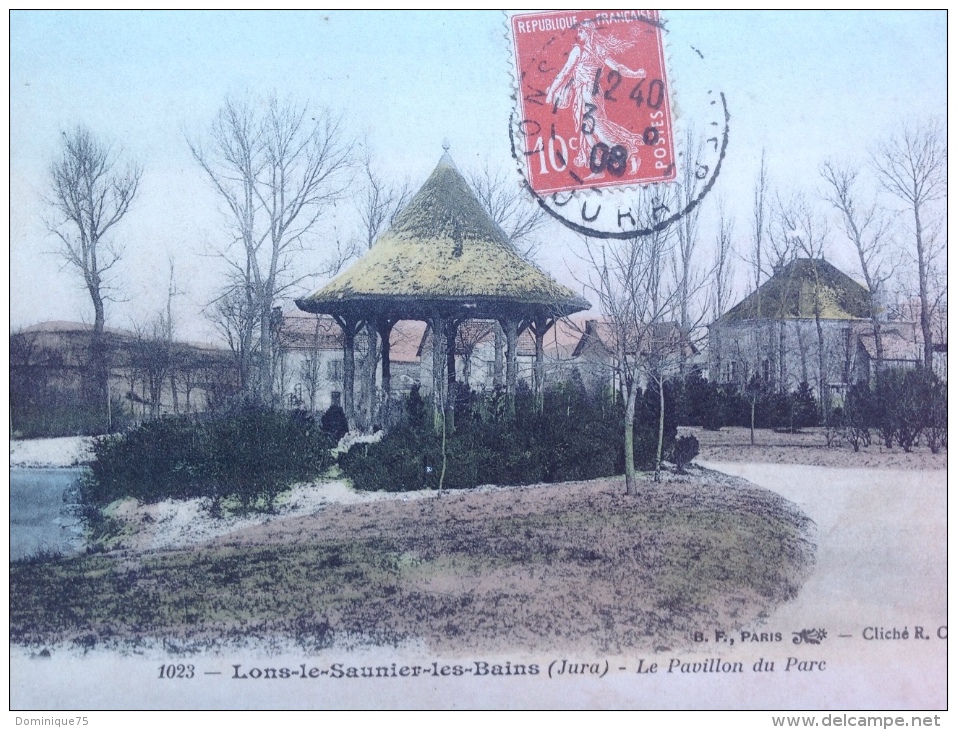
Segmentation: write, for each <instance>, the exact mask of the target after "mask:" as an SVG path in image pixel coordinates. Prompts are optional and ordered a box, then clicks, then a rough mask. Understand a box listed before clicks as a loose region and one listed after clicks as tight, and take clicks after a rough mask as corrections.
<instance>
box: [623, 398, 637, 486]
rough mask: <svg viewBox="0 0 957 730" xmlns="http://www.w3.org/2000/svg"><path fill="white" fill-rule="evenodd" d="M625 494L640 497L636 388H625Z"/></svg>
mask: <svg viewBox="0 0 957 730" xmlns="http://www.w3.org/2000/svg"><path fill="white" fill-rule="evenodd" d="M625 390H626V391H627V392H626V393H625V494H627V495H628V496H629V497H637V496H638V486H637V484H636V481H635V400H636V399H637V394H636V393H635V386H634V384H632V385H631V386H627V385H626V386H625Z"/></svg>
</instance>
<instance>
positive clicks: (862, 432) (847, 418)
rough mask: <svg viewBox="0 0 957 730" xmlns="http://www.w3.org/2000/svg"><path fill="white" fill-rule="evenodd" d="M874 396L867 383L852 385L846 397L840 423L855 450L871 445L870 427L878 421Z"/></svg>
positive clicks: (845, 436)
mask: <svg viewBox="0 0 957 730" xmlns="http://www.w3.org/2000/svg"><path fill="white" fill-rule="evenodd" d="M876 420H877V416H876V414H875V404H874V396H873V394H872V393H871V389H870V388H868V387H867V384H866V383H858V384H856V385H852V386H851V387H850V389H849V390H848V392H847V397H846V398H845V399H844V408H843V410H842V412H841V417H840V419H838V420H837V422H838V423H842V424H843V425H844V438H845V439H846V440H847V442H848V443H850V445H851V446H852V447H854V451H859V450H860V448H861V446H870V445H871V432H870V429H871V427H872V426H873V424H874V423H875V422H876Z"/></svg>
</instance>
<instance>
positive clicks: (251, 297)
mask: <svg viewBox="0 0 957 730" xmlns="http://www.w3.org/2000/svg"><path fill="white" fill-rule="evenodd" d="M205 311H206V317H207V318H208V319H209V320H210V322H212V324H213V326H214V327H215V328H216V330H217V331H218V332H219V334H220V335H221V336H222V338H223V340H224V341H225V342H226V344H227V345H228V346H229V349H230V350H231V351H232V353H233V362H234V365H235V373H236V377H237V379H238V382H239V388H240V390H242V391H244V392H248V391H249V390H250V389H251V377H252V369H253V365H254V363H255V358H256V344H257V343H256V337H255V335H256V322H257V318H258V315H259V308H258V306H257V300H256V295H255V291H254V290H253V287H252V285H251V283H250V282H249V281H248V280H246V279H244V278H243V277H238V276H234V277H233V280H232V281H231V282H230V283H229V284H228V285H227V286H226V288H225V289H223V290H222V292H221V293H220V295H219V297H217V298H216V299H214V300H213V301H212V302H211V303H210V304H209V306H208V307H207V308H206V310H205Z"/></svg>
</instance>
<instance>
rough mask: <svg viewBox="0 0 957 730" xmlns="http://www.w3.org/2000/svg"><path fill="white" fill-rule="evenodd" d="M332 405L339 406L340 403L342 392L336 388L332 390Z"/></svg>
mask: <svg viewBox="0 0 957 730" xmlns="http://www.w3.org/2000/svg"><path fill="white" fill-rule="evenodd" d="M332 405H334V406H341V405H342V393H340V392H339V391H338V390H334V391H332Z"/></svg>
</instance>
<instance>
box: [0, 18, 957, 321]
mask: <svg viewBox="0 0 957 730" xmlns="http://www.w3.org/2000/svg"><path fill="white" fill-rule="evenodd" d="M665 17H666V19H667V22H668V28H669V32H668V34H667V37H668V44H669V46H670V47H671V48H672V51H673V53H672V58H673V59H675V60H677V59H680V58H682V53H681V51H682V49H686V48H688V47H690V46H691V45H693V46H694V47H695V48H697V49H699V50H701V52H702V53H703V54H704V56H705V58H704V62H703V64H704V65H703V69H704V73H703V74H702V73H699V71H700V69H697V68H696V69H690V68H681V67H678V68H672V69H671V74H672V83H673V87H674V90H673V93H674V95H675V98H676V100H677V102H678V105H679V107H681V106H682V105H683V101H684V102H685V103H684V106H685V108H693V106H694V105H693V102H694V100H695V99H696V98H700V96H701V94H702V93H704V91H703V88H704V86H705V85H714V84H717V85H719V86H720V88H721V89H722V90H723V91H724V92H725V94H726V96H727V99H728V103H729V107H730V111H731V115H732V120H731V145H730V148H729V153H728V159H727V165H726V168H725V171H724V173H723V175H722V178H721V180H720V181H719V185H718V187H717V188H716V192H719V193H720V195H721V196H722V197H723V198H724V199H725V200H726V201H727V204H728V206H729V207H730V208H731V209H732V211H733V212H734V214H735V217H736V218H737V233H738V238H739V239H740V242H741V244H742V245H743V244H744V243H745V241H746V238H747V235H748V234H747V228H746V225H747V217H748V214H749V201H750V198H751V186H752V185H753V178H754V175H755V172H756V169H757V165H758V160H759V158H760V154H761V150H762V149H766V150H767V154H768V162H769V167H770V172H771V179H772V183H773V184H775V185H776V186H778V187H780V188H781V189H782V190H783V191H784V192H785V193H787V192H789V191H792V190H807V191H809V192H813V191H814V190H815V189H816V188H818V187H819V178H818V174H817V171H818V167H819V166H820V164H821V163H822V162H823V161H824V160H826V159H829V158H833V159H849V160H865V159H866V155H867V152H868V150H869V149H871V148H872V147H873V145H874V144H875V143H876V142H877V141H879V140H880V139H882V138H885V137H886V136H887V135H889V134H890V133H892V132H893V131H894V130H895V129H896V128H898V127H899V126H900V125H902V124H905V123H909V122H915V121H919V120H921V119H926V118H928V117H939V118H944V117H945V114H946V16H945V14H944V13H943V12H903V13H883V12H825V11H815V12H800V13H781V12H762V13H750V12H717V11H715V12H672V13H668V14H666V16H665ZM505 33H506V25H505V17H504V15H502V14H501V13H497V12H485V11H481V12H457V13H430V12H412V13H372V12H365V13H354V12H350V13H334V12H325V11H303V12H266V11H262V12H158V11H127V12H91V11H83V12H54V11H36V12H34V11H29V12H27V11H16V12H13V13H12V14H11V18H10V38H11V47H10V125H11V127H10V141H11V142H10V145H11V146H10V163H11V181H10V185H11V326H13V327H19V326H24V325H28V324H31V323H34V322H37V321H42V320H46V319H85V320H87V321H89V320H90V319H91V318H92V307H91V306H90V304H89V301H88V298H87V296H86V295H85V294H84V292H83V291H82V290H80V288H79V281H78V279H77V277H76V276H75V275H74V274H73V273H72V272H70V271H69V270H64V269H61V266H60V262H59V260H58V259H57V258H56V257H55V256H50V255H46V254H45V253H44V252H46V251H50V250H52V249H53V248H54V241H53V240H52V238H50V236H49V235H47V234H46V233H45V228H44V225H43V216H44V213H45V211H46V208H45V206H44V204H43V202H42V194H43V191H44V189H45V186H46V184H47V174H48V173H47V170H48V167H49V164H50V162H51V160H52V158H53V156H54V154H55V152H56V147H57V144H58V139H59V135H60V132H61V130H64V129H69V128H70V127H72V126H74V125H75V124H77V123H83V124H86V125H87V126H89V127H90V128H91V129H93V130H94V131H95V132H96V133H98V134H100V135H102V136H103V137H106V138H109V139H111V140H113V141H115V142H116V143H117V144H118V145H119V146H121V147H122V148H123V149H124V151H125V152H126V153H127V154H128V155H129V156H131V157H134V158H136V159H137V160H138V161H139V162H141V163H142V164H143V166H144V168H145V173H144V178H143V186H142V191H141V196H140V199H139V200H138V202H137V204H136V206H135V208H134V209H133V210H132V211H131V212H130V214H129V216H128V218H127V220H126V221H124V223H123V225H122V227H121V228H119V229H118V230H117V234H118V235H119V236H121V237H122V240H123V242H124V243H125V244H126V252H127V253H126V257H125V259H124V262H123V264H122V268H121V270H120V272H119V273H120V275H121V285H122V298H123V299H125V300H126V301H122V302H118V303H116V304H114V305H113V306H111V308H110V309H109V310H108V313H107V316H108V322H109V323H111V324H113V325H115V326H129V325H130V323H131V322H132V321H134V320H137V319H140V320H142V319H143V318H144V317H147V318H148V317H150V316H152V315H153V314H154V313H155V312H156V311H158V309H159V308H160V307H161V306H162V304H163V301H164V290H165V286H164V285H163V284H162V270H163V269H164V267H165V266H166V259H167V256H168V255H169V254H170V253H172V254H174V256H175V259H176V262H177V263H176V265H177V268H178V269H179V272H180V277H179V278H180V279H181V285H182V287H183V288H185V289H186V294H185V295H184V296H182V297H180V298H179V299H178V300H177V303H176V306H177V313H178V316H179V319H180V321H181V323H182V329H183V331H184V334H187V335H188V336H190V337H193V338H198V339H203V338H205V337H206V336H207V335H208V334H209V333H208V328H207V326H206V325H205V324H204V323H203V322H202V319H201V315H200V309H201V307H202V305H203V304H204V303H205V302H206V301H208V299H209V298H210V296H211V293H212V291H213V290H214V289H215V287H216V284H217V281H218V278H217V277H219V276H220V275H221V274H222V270H221V269H220V268H218V265H217V263H216V261H215V259H212V258H210V257H208V256H207V255H204V254H208V253H209V251H211V250H212V249H213V248H215V247H216V246H217V244H218V243H219V242H220V241H221V240H222V237H223V227H222V218H221V217H220V213H219V209H218V206H217V201H216V199H215V197H214V196H213V195H212V194H211V193H210V191H209V188H208V186H207V184H206V182H205V181H204V179H203V178H202V176H201V174H200V171H199V169H198V168H197V166H196V164H195V162H194V161H193V160H192V158H191V157H190V154H189V149H188V147H187V145H186V142H185V140H186V136H187V135H188V134H191V135H194V136H201V135H202V133H203V130H205V129H206V127H207V126H208V124H209V122H210V121H211V120H212V118H213V116H214V114H215V113H216V110H217V109H218V108H219V106H220V105H221V103H222V101H223V99H224V98H225V96H226V95H227V94H233V95H241V94H244V93H247V92H249V93H254V94H255V93H268V92H270V91H276V92H278V93H279V94H280V95H285V94H290V95H293V96H295V97H297V98H300V99H303V100H306V99H308V100H310V101H311V102H313V103H314V104H315V105H316V106H324V107H327V108H329V109H331V110H334V111H336V112H337V113H341V114H342V115H343V118H344V121H345V123H346V125H347V128H348V129H349V131H350V134H352V135H354V136H355V138H356V139H357V140H359V141H360V142H361V143H362V144H363V145H365V146H368V147H369V148H370V149H371V150H372V151H373V152H374V155H375V158H376V159H377V160H379V161H380V164H381V165H382V167H383V169H384V170H385V171H386V172H388V173H390V174H392V175H396V176H405V175H408V176H409V178H410V179H411V180H412V182H413V184H415V185H418V184H421V182H423V181H424V179H425V178H426V177H427V176H428V174H429V172H431V169H432V168H433V167H434V165H435V163H436V161H437V160H438V157H439V155H440V154H441V144H442V141H443V139H444V138H448V139H449V140H450V142H451V153H452V156H453V158H454V159H455V160H456V163H457V164H458V166H459V167H460V168H462V169H469V168H474V167H478V166H481V165H482V164H483V163H484V162H485V161H486V160H487V161H488V162H489V164H490V165H491V166H492V167H493V168H495V167H501V168H503V169H505V168H507V167H508V165H509V161H510V157H509V143H508V134H507V126H508V118H509V113H510V111H511V103H512V102H511V99H510V98H509V97H510V94H511V91H512V86H511V84H512V81H511V76H510V65H509V63H510V60H509V53H510V50H509V48H510V46H509V44H508V42H507V40H506V38H505ZM556 225H557V224H556ZM354 227H355V224H354V220H353V212H352V211H351V210H350V208H349V204H348V203H342V204H340V205H339V206H338V208H337V210H336V211H331V212H330V215H329V216H327V218H326V220H324V221H323V223H322V224H321V225H320V227H319V228H317V230H316V236H315V240H314V245H315V248H316V251H315V252H313V254H312V255H313V256H318V255H319V251H320V250H321V247H322V246H323V244H324V243H327V242H328V240H329V237H330V236H332V235H340V236H347V235H351V233H352V230H354ZM712 236H713V233H712V232H711V231H710V230H708V229H707V215H706V216H705V218H704V219H703V228H702V240H703V243H704V244H707V245H710V240H711V238H712ZM567 238H568V237H567V236H565V235H564V233H563V232H562V231H560V230H555V231H551V232H545V233H544V234H543V235H542V239H543V241H544V242H547V243H546V246H545V247H544V248H543V254H542V260H541V262H542V264H543V265H544V266H546V268H548V269H549V270H550V271H551V272H552V273H553V275H555V276H556V278H559V279H560V280H565V281H568V282H570V283H573V279H571V278H570V274H569V273H568V271H567V270H566V266H565V262H566V261H568V260H569V257H570V254H569V251H568V250H567V242H566V239H567ZM833 249H834V253H833V258H834V260H835V261H838V262H839V263H844V262H847V263H846V268H847V269H848V271H849V273H853V271H852V263H853V259H852V258H851V257H850V256H849V255H847V251H846V250H845V249H846V245H845V244H844V242H843V241H841V240H840V238H839V236H837V235H836V234H835V236H834V242H833ZM300 265H301V268H302V271H303V272H304V273H308V271H309V269H310V255H306V256H304V257H303V259H302V261H301V262H300ZM38 281H42V282H44V285H43V286H42V287H38V286H37V282H38ZM319 283H320V282H319V281H318V280H311V281H309V282H308V286H312V285H316V284H319Z"/></svg>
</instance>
